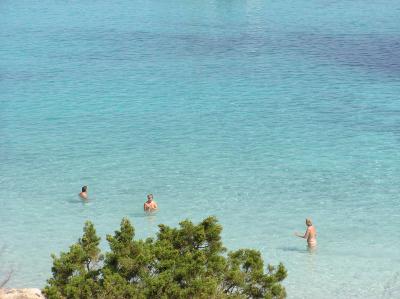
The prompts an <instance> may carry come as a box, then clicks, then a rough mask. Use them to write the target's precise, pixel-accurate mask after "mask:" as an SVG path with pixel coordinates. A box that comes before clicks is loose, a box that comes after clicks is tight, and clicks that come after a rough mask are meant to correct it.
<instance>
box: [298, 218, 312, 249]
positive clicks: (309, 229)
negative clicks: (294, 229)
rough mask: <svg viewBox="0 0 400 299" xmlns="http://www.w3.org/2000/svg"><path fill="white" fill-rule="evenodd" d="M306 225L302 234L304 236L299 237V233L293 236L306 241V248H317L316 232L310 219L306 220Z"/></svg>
mask: <svg viewBox="0 0 400 299" xmlns="http://www.w3.org/2000/svg"><path fill="white" fill-rule="evenodd" d="M306 225H307V230H306V232H305V233H304V235H301V234H299V233H294V234H295V236H297V237H299V238H304V239H307V244H308V247H315V246H317V231H316V230H315V227H314V226H313V225H312V221H311V219H308V218H307V219H306Z"/></svg>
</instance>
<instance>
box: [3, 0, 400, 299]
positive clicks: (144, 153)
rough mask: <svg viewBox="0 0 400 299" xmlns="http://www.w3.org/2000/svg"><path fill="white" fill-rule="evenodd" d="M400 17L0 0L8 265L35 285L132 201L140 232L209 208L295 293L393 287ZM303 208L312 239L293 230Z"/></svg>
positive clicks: (212, 4) (383, 12)
mask: <svg viewBox="0 0 400 299" xmlns="http://www.w3.org/2000/svg"><path fill="white" fill-rule="evenodd" d="M399 14H400V2H398V1H394V0H382V1H369V0H367V1H365V0H364V1H361V0H360V1H357V0H354V1H352V0H339V1H325V0H322V1H316V0H311V1H298V0H294V1H285V0H284V1H278V0H274V1H260V0H254V1H239V0H233V1H226V0H208V1H207V0H206V1H199V0H196V1H190V0H189V1H175V0H173V1H153V0H145V1H125V0H121V1H108V2H106V1H91V0H88V1H58V0H57V1H48V0H44V1H24V0H22V1H10V0H4V1H1V3H0V203H1V209H0V220H1V225H0V246H2V248H3V251H2V254H1V257H0V261H1V267H0V272H5V271H6V270H7V269H11V268H12V269H14V274H13V278H12V281H11V282H10V284H9V285H10V286H14V287H42V286H43V285H44V283H45V280H46V278H48V277H49V275H50V266H51V259H50V254H51V253H52V252H56V253H59V252H60V251H61V250H66V249H67V247H68V246H69V245H70V244H71V243H72V242H74V241H76V239H77V238H78V237H79V236H80V235H81V231H82V226H83V223H84V221H85V220H87V219H91V220H92V221H93V222H94V223H95V225H96V227H97V230H98V232H99V234H100V235H101V236H102V237H103V240H104V236H105V234H106V233H112V232H113V231H114V230H115V229H117V228H118V225H119V222H120V220H121V218H122V217H123V216H128V217H129V218H130V219H131V220H132V222H133V223H134V225H135V227H136V232H137V236H138V237H146V236H150V235H153V234H154V233H155V232H156V231H157V224H158V223H166V224H169V225H177V223H178V222H179V221H180V220H182V219H184V218H190V219H193V220H195V221H199V220H201V219H202V218H204V217H206V216H208V215H210V214H212V215H216V216H217V217H218V218H219V220H220V222H221V223H222V224H223V226H224V232H223V237H224V242H225V244H226V245H227V246H228V247H229V248H240V247H251V248H256V249H259V250H260V251H261V252H262V253H263V256H264V258H265V260H266V261H267V262H270V263H273V264H276V263H278V262H280V261H282V262H284V264H285V265H286V267H287V269H288V274H289V276H288V278H287V280H286V281H285V286H286V288H287V292H288V295H289V298H399V297H400V253H399V252H400V251H399V248H400V233H399V227H400V208H399V191H400V187H399V186H400V185H399V179H400V164H399V162H400V151H399V146H400V101H399V95H400V18H399ZM85 184H87V185H89V190H90V196H91V197H92V200H91V201H90V202H89V203H87V204H83V203H82V202H81V201H80V200H79V199H78V197H77V193H78V192H79V189H80V187H81V186H82V185H85ZM150 192H152V193H153V194H154V196H155V200H156V201H158V203H159V206H160V208H161V210H160V212H159V213H158V214H157V215H155V216H153V217H146V216H145V215H144V214H143V212H142V204H143V202H144V200H145V196H146V194H147V193H150ZM306 217H311V218H312V219H313V221H314V223H315V224H316V227H317V230H318V233H319V238H318V242H319V246H318V250H317V252H315V253H313V254H310V253H309V252H307V250H306V247H305V242H304V241H303V240H301V239H298V238H295V237H294V236H293V232H294V231H303V230H304V228H305V227H304V219H305V218H306ZM103 247H104V248H107V246H106V243H105V242H104V243H103Z"/></svg>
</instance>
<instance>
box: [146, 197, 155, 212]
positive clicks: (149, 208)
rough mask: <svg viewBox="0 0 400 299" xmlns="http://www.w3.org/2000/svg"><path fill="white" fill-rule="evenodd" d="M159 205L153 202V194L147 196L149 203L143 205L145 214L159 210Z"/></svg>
mask: <svg viewBox="0 0 400 299" xmlns="http://www.w3.org/2000/svg"><path fill="white" fill-rule="evenodd" d="M157 208H158V206H157V203H156V202H155V201H154V200H153V194H148V195H147V201H146V202H145V203H144V205H143V209H144V211H145V212H153V211H155V210H157Z"/></svg>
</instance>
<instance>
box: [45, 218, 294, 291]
mask: <svg viewBox="0 0 400 299" xmlns="http://www.w3.org/2000/svg"><path fill="white" fill-rule="evenodd" d="M221 231H222V227H221V225H220V224H218V222H217V219H216V218H215V217H208V218H206V219H204V220H203V221H202V222H201V223H199V224H197V225H196V224H193V223H192V222H191V221H189V220H185V221H183V222H181V223H180V225H179V227H178V228H171V227H169V226H166V225H159V232H158V234H157V236H156V238H154V239H153V238H148V239H146V240H135V239H134V237H135V229H134V227H133V226H132V225H131V223H130V222H129V220H128V219H126V218H124V219H122V221H121V226H120V229H119V230H117V231H115V232H114V235H107V241H108V243H109V246H110V251H109V252H107V253H106V254H105V255H102V254H101V252H100V249H99V242H100V238H99V237H98V236H97V235H96V231H95V228H94V226H93V224H92V223H91V222H86V224H85V227H84V229H83V236H82V238H81V239H79V240H78V242H77V243H76V244H73V245H72V246H71V247H70V248H69V251H68V252H62V253H61V254H60V256H59V257H57V256H55V255H52V258H53V267H52V273H53V276H52V277H51V278H50V279H49V280H48V281H47V285H46V287H45V288H44V290H43V292H44V294H45V295H46V296H47V297H48V298H88V299H89V298H98V299H103V298H104V299H106V298H121V299H122V298H138V299H141V298H143V299H148V298H151V299H158V298H159V299H168V298H173V299H187V298H193V299H202V298H207V299H208V298H215V299H227V298H235V299H242V298H243V299H244V298H271V299H272V298H276V299H277V298H285V297H286V292H285V289H284V287H283V286H282V285H281V282H282V281H283V280H284V279H285V277H286V270H285V267H284V266H283V265H282V264H279V265H278V266H276V267H274V266H271V265H268V266H267V271H265V267H264V263H263V259H262V257H261V254H260V252H259V251H257V250H252V249H240V250H236V251H230V252H227V251H226V249H225V248H224V246H223V244H222V241H221Z"/></svg>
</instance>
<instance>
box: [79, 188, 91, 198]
mask: <svg viewBox="0 0 400 299" xmlns="http://www.w3.org/2000/svg"><path fill="white" fill-rule="evenodd" d="M79 196H80V198H82V199H88V197H89V195H88V187H87V186H83V187H82V192H81V193H79Z"/></svg>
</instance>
